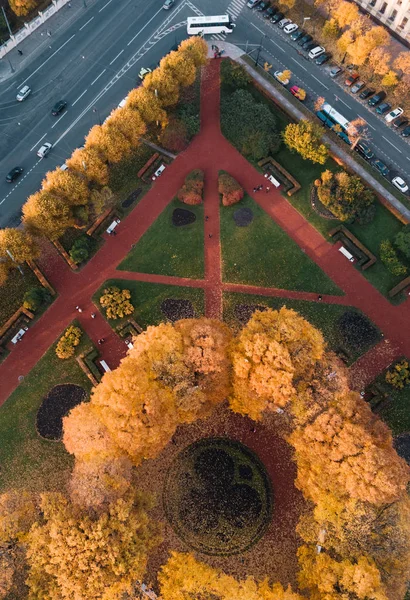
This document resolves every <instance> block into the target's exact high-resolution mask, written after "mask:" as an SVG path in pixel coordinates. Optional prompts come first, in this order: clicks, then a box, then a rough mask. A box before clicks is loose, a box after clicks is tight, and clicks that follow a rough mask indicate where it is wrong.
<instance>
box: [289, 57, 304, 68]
mask: <svg viewBox="0 0 410 600" xmlns="http://www.w3.org/2000/svg"><path fill="white" fill-rule="evenodd" d="M290 58H291V59H292V60H293V62H295V63H296V64H297V65H298V66H299V67H300V68H301V69H303V70H304V71H307V69H306V67H304V66H303V65H301V64H300V62H299V61H298V60H296V58H293V56H291V57H290Z"/></svg>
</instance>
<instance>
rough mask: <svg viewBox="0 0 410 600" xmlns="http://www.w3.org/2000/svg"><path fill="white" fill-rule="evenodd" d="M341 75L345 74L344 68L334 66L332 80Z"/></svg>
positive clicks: (331, 72) (331, 70)
mask: <svg viewBox="0 0 410 600" xmlns="http://www.w3.org/2000/svg"><path fill="white" fill-rule="evenodd" d="M340 73H343V69H342V67H339V65H334V66H333V67H332V68H331V69H330V72H329V75H330V77H332V79H334V78H335V77H337V76H338V75H340Z"/></svg>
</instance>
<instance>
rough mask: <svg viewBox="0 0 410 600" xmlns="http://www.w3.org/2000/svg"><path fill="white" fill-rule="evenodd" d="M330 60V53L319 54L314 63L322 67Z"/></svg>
mask: <svg viewBox="0 0 410 600" xmlns="http://www.w3.org/2000/svg"><path fill="white" fill-rule="evenodd" d="M331 58H332V55H331V54H330V52H325V53H324V54H321V55H320V56H318V57H317V59H316V60H315V63H316V64H317V65H324V64H325V63H327V61H328V60H330V59H331Z"/></svg>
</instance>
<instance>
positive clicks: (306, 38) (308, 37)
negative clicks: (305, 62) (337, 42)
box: [298, 33, 313, 46]
mask: <svg viewBox="0 0 410 600" xmlns="http://www.w3.org/2000/svg"><path fill="white" fill-rule="evenodd" d="M312 40H313V37H312V36H311V35H310V34H309V33H307V34H306V35H304V36H303V37H301V38H300V39H299V40H298V46H303V44H307V42H311V41H312Z"/></svg>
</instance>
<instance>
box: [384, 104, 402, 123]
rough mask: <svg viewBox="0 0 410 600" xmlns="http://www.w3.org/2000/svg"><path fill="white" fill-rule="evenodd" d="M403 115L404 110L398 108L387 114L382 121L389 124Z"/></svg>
mask: <svg viewBox="0 0 410 600" xmlns="http://www.w3.org/2000/svg"><path fill="white" fill-rule="evenodd" d="M403 113H404V110H403V109H402V108H401V107H400V106H398V107H397V108H395V109H394V110H392V111H391V112H389V114H388V115H386V116H385V117H384V119H385V121H386V122H387V123H391V122H392V121H394V119H397V117H400V115H402V114H403Z"/></svg>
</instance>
